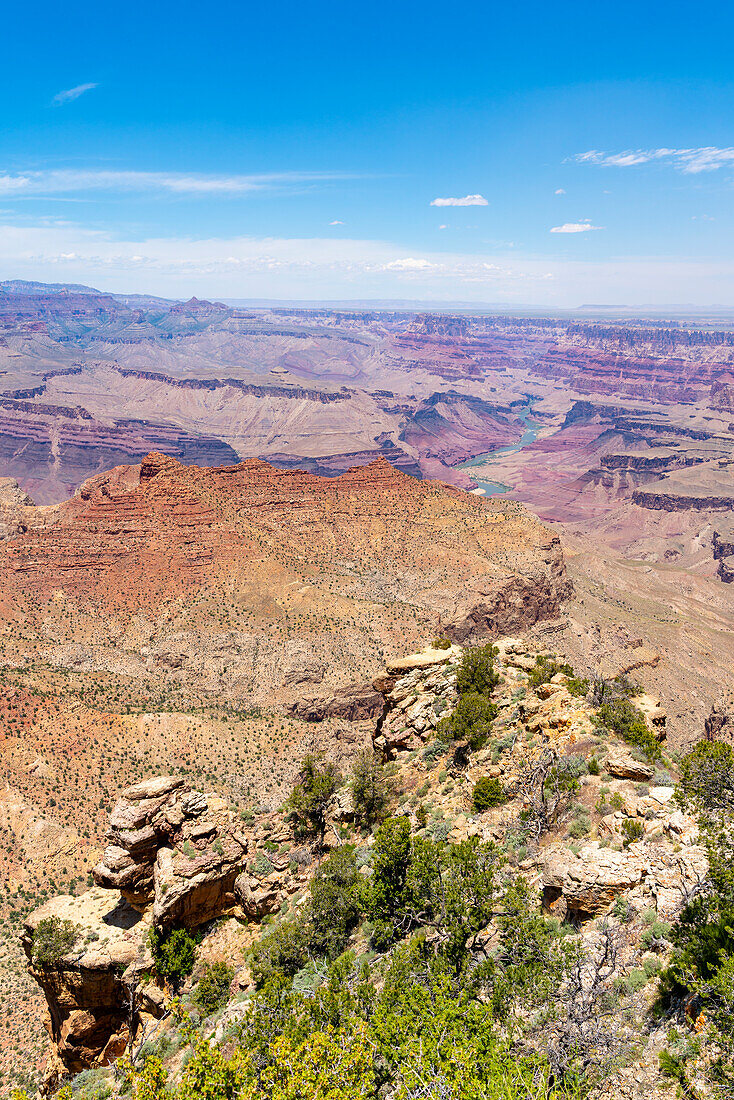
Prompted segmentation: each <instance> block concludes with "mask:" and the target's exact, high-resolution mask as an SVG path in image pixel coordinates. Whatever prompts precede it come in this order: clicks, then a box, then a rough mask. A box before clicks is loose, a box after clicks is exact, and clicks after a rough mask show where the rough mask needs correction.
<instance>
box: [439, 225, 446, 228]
mask: <svg viewBox="0 0 734 1100" xmlns="http://www.w3.org/2000/svg"><path fill="white" fill-rule="evenodd" d="M438 228H439V229H448V226H447V225H439V227H438Z"/></svg>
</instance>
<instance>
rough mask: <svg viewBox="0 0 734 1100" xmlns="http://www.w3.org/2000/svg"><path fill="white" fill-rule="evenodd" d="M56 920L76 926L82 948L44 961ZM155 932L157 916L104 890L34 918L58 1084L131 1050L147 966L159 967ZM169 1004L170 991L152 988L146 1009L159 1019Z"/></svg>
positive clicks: (29, 947)
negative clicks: (46, 936) (43, 935)
mask: <svg viewBox="0 0 734 1100" xmlns="http://www.w3.org/2000/svg"><path fill="white" fill-rule="evenodd" d="M52 920H57V921H62V922H69V923H70V926H71V929H72V934H73V936H74V942H73V945H72V946H71V947H70V948H69V949H68V950H66V951H65V952H64V953H63V954H61V955H60V956H59V957H58V958H55V959H54V960H53V961H50V962H47V963H43V962H40V961H39V959H38V957H37V953H36V945H35V942H34V941H35V939H36V935H37V933H38V930H39V926H42V925H43V923H44V922H49V921H52ZM67 927H68V926H67ZM149 929H150V919H149V918H148V919H146V918H145V917H143V916H141V914H140V913H139V912H138V911H137V910H136V909H133V908H132V907H131V906H130V905H129V904H128V903H127V902H126V901H124V900H123V899H121V898H120V897H119V895H111V894H110V892H109V891H108V890H102V889H99V888H95V889H92V890H89V891H87V893H85V894H82V895H81V896H79V897H71V896H62V897H56V898H52V899H51V900H50V901H48V902H46V903H45V905H42V906H41V908H40V909H36V911H35V912H34V913H32V914H31V916H30V917H28V919H27V921H26V924H25V929H24V934H23V946H24V948H25V951H26V955H27V956H28V966H29V970H30V973H31V975H32V977H33V978H35V980H36V981H37V982H38V984H39V985H40V986H41V988H42V990H43V992H44V994H45V996H46V1001H47V1004H48V1020H47V1025H46V1026H47V1029H48V1032H49V1035H50V1038H51V1041H52V1044H53V1048H54V1051H55V1055H56V1066H55V1068H54V1070H53V1072H52V1076H51V1081H52V1082H53V1081H56V1082H58V1080H59V1078H60V1076H62V1075H63V1074H64V1073H65V1072H71V1073H78V1072H79V1071H80V1070H83V1069H87V1068H89V1067H91V1066H96V1065H106V1064H107V1063H108V1062H110V1061H112V1060H113V1059H114V1058H116V1057H118V1056H119V1055H120V1054H122V1052H123V1051H124V1049H125V1046H126V1044H127V1042H128V1040H129V1038H130V1035H131V1028H132V1027H133V1022H134V1018H135V1016H136V1013H135V1012H134V1011H133V1009H134V1006H135V1005H136V997H135V993H134V988H135V986H136V985H137V981H138V978H139V964H140V963H141V962H143V963H145V962H147V963H148V965H150V963H151V960H150V957H149V956H147V949H146V938H147V935H148V931H149ZM163 1000H164V997H163V994H162V991H161V990H160V989H159V988H158V987H156V986H155V985H151V988H150V992H149V993H148V995H147V996H146V997H145V998H141V999H140V1002H139V1005H138V1008H139V1011H147V1012H148V1014H149V1015H159V1014H160V1007H161V1005H162V1004H163Z"/></svg>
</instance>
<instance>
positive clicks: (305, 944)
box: [250, 918, 309, 989]
mask: <svg viewBox="0 0 734 1100" xmlns="http://www.w3.org/2000/svg"><path fill="white" fill-rule="evenodd" d="M308 960H309V929H308V927H307V923H306V921H305V920H303V919H302V918H298V919H296V920H290V921H283V922H282V923H281V924H279V925H278V926H277V928H274V929H273V930H272V931H271V932H266V933H265V935H264V936H261V937H260V939H259V940H257V942H256V943H255V944H253V946H252V948H251V950H250V972H251V973H252V979H253V981H254V982H255V985H256V986H257V987H258V989H260V988H262V987H263V986H264V985H266V984H267V983H268V982H269V981H270V980H271V979H273V978H274V977H277V976H280V977H282V978H283V977H284V978H292V977H293V975H294V974H297V973H298V971H299V970H301V969H302V968H303V967H304V966H305V965H306V963H307V962H308Z"/></svg>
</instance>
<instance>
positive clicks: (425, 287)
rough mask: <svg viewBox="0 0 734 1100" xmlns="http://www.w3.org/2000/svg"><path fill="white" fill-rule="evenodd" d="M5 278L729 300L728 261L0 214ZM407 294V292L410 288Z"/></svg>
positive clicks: (637, 301) (636, 300) (383, 293)
mask: <svg viewBox="0 0 734 1100" xmlns="http://www.w3.org/2000/svg"><path fill="white" fill-rule="evenodd" d="M0 268H1V269H2V270H3V271H5V272H6V273H7V275H8V277H9V278H10V277H13V278H19V279H32V280H36V279H38V280H41V281H43V282H62V281H63V282H75V283H86V284H87V285H91V286H97V287H99V288H100V289H102V290H110V291H118V292H127V293H134V292H142V293H144V292H147V293H157V294H163V295H167V296H169V297H182V298H189V297H191V295H192V294H196V295H197V297H209V298H264V297H268V298H290V299H294V298H295V299H302V298H313V299H316V298H321V299H324V298H339V299H344V298H383V299H384V298H404V297H406V296H407V297H410V298H417V299H421V300H423V301H426V302H431V301H434V302H435V301H446V300H447V299H451V300H456V299H460V300H462V301H467V302H474V303H477V304H480V303H482V304H484V303H492V302H505V303H507V304H514V305H517V306H520V307H523V306H526V305H529V304H533V303H534V304H537V305H541V306H543V307H544V308H551V307H558V308H561V307H574V306H578V305H580V304H582V303H584V302H619V303H625V304H627V305H630V306H633V307H637V306H642V305H645V304H649V303H650V302H654V303H658V304H661V303H666V302H691V303H693V304H696V305H701V306H707V305H710V304H711V303H712V302H724V303H729V304H731V305H732V306H734V260H732V261H719V262H712V261H708V260H707V261H705V262H704V261H693V260H678V259H670V258H668V257H666V258H662V259H656V258H649V257H646V258H642V259H637V258H634V259H628V260H624V259H619V258H617V259H614V260H595V261H590V260H577V259H551V260H549V259H543V258H540V257H530V258H526V257H508V256H506V255H502V256H499V255H492V254H491V253H484V254H468V253H460V252H438V251H435V252H430V251H426V252H423V251H419V252H416V251H415V250H410V251H409V250H408V249H407V248H404V247H402V246H401V245H399V244H395V243H393V242H389V241H366V240H358V239H345V238H343V237H336V236H332V235H328V236H327V237H322V238H311V239H297V238H251V237H233V238H209V239H195V238H184V237H159V238H145V239H127V238H125V239H119V238H118V237H115V236H113V235H112V234H111V233H106V232H102V231H91V230H88V229H84V228H80V227H79V226H74V225H68V224H66V225H46V224H35V225H31V224H28V223H27V221H25V220H24V221H23V222H22V223H20V222H15V223H13V224H8V223H7V222H6V223H3V221H2V220H0ZM406 292H407V293H406Z"/></svg>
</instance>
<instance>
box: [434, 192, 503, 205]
mask: <svg viewBox="0 0 734 1100" xmlns="http://www.w3.org/2000/svg"><path fill="white" fill-rule="evenodd" d="M431 206H489V203H488V202H487V200H486V199H485V197H484V195H464V198H463V199H431Z"/></svg>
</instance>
